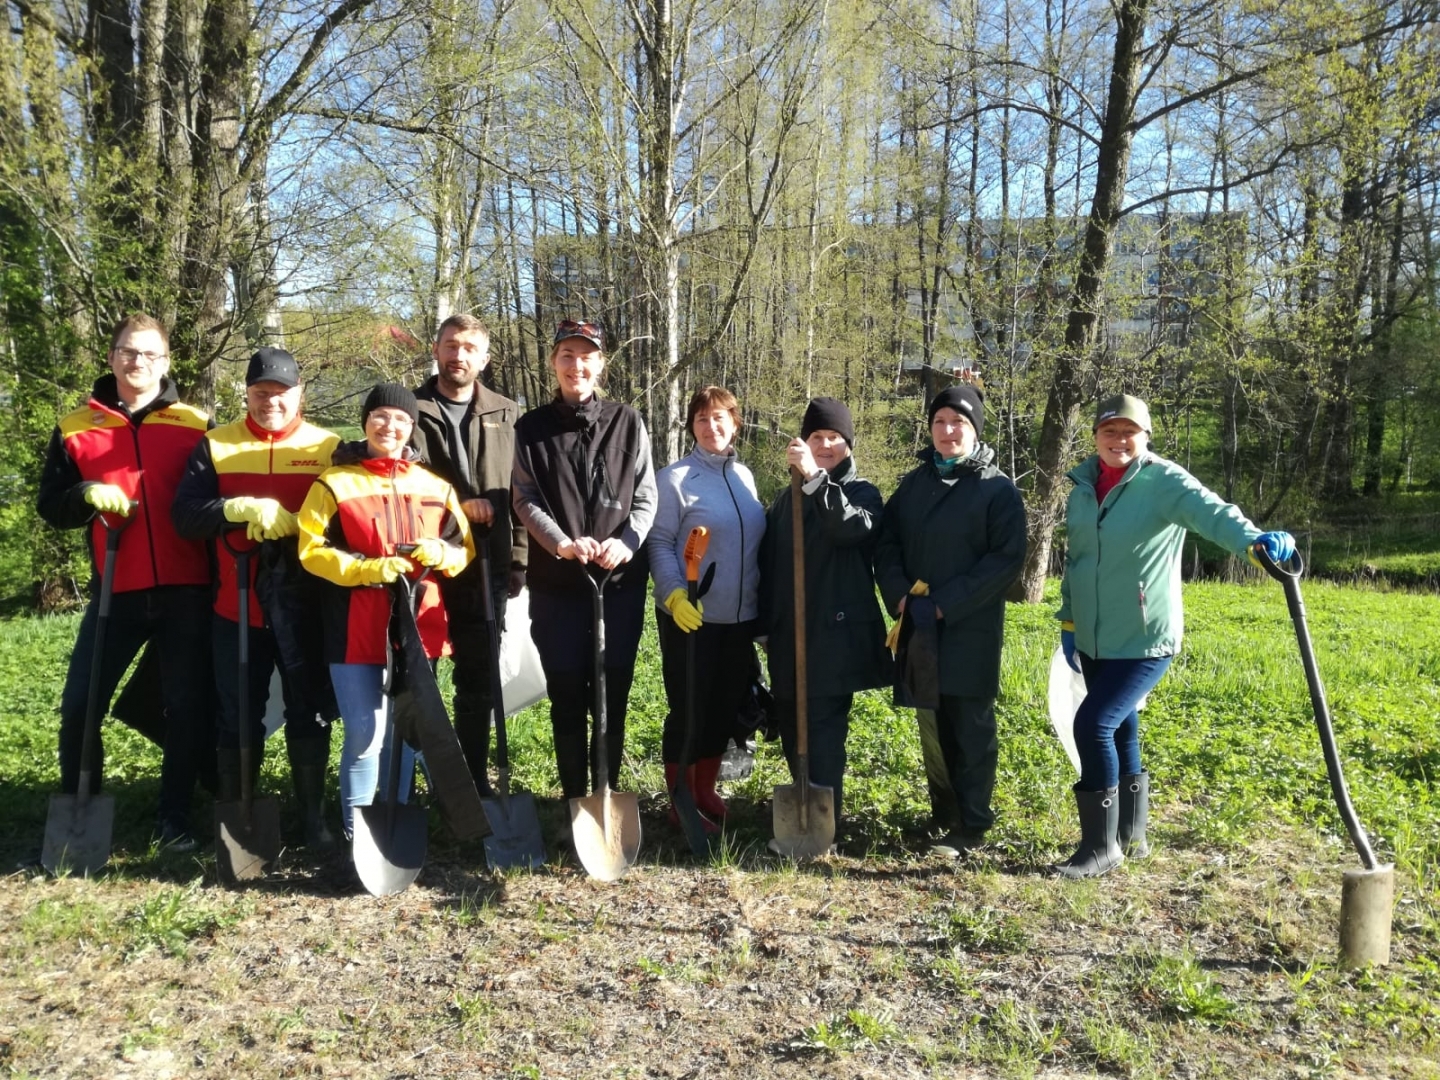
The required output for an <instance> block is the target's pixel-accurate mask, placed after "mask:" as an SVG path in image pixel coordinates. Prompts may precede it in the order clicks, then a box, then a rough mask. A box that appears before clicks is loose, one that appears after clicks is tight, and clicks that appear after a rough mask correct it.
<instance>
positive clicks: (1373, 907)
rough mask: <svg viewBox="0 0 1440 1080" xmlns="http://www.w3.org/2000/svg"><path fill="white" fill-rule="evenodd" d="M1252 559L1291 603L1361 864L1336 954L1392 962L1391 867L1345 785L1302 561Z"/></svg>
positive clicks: (1349, 878) (1338, 795)
mask: <svg viewBox="0 0 1440 1080" xmlns="http://www.w3.org/2000/svg"><path fill="white" fill-rule="evenodd" d="M1251 550H1252V551H1253V552H1254V553H1255V558H1256V559H1257V560H1258V561H1259V563H1260V565H1261V567H1262V568H1263V569H1264V570H1265V572H1266V573H1267V574H1269V575H1270V576H1271V577H1273V578H1274V579H1275V580H1276V581H1278V582H1280V585H1281V586H1282V587H1283V588H1284V590H1285V603H1286V605H1287V606H1288V607H1289V608H1290V621H1291V622H1293V623H1294V624H1295V637H1296V639H1297V640H1298V641H1299V645H1300V662H1301V664H1302V665H1303V666H1304V668H1305V682H1306V683H1307V684H1308V686H1309V688H1310V705H1311V708H1313V709H1314V712H1315V727H1316V728H1317V729H1318V730H1319V733H1320V747H1321V749H1322V750H1323V751H1324V753H1325V771H1326V772H1327V773H1328V774H1329V776H1330V792H1331V794H1332V795H1333V796H1334V798H1335V806H1336V808H1337V809H1338V810H1339V811H1340V820H1341V821H1343V822H1344V823H1345V831H1346V832H1347V833H1349V834H1350V842H1351V843H1352V844H1354V845H1355V851H1356V853H1357V854H1358V855H1359V856H1360V862H1361V863H1362V864H1363V865H1364V868H1363V869H1361V870H1346V871H1345V877H1344V880H1343V883H1342V885H1341V891H1340V957H1341V959H1342V960H1343V961H1344V962H1345V964H1346V965H1347V966H1349V967H1364V966H1365V965H1367V964H1378V965H1381V966H1383V965H1385V964H1388V963H1389V962H1390V922H1391V916H1392V915H1393V913H1394V908H1395V867H1394V865H1393V864H1390V863H1385V864H1384V865H1382V864H1381V863H1380V862H1379V860H1377V859H1376V858H1375V852H1374V850H1373V849H1372V848H1371V847H1370V839H1369V837H1367V836H1366V835H1365V830H1364V828H1363V827H1362V826H1361V824H1360V818H1359V816H1358V815H1357V814H1356V813H1355V805H1354V804H1353V803H1352V802H1351V801H1350V789H1349V788H1348V787H1347V786H1346V784H1345V770H1344V767H1343V766H1342V765H1341V763H1340V751H1339V749H1338V748H1337V747H1336V745H1335V729H1334V728H1333V727H1332V726H1331V724H1330V706H1329V705H1328V704H1327V703H1326V701H1325V686H1324V684H1323V683H1321V681H1320V669H1319V668H1318V667H1317V666H1316V664H1315V649H1314V647H1313V646H1312V645H1311V642H1310V628H1309V626H1308V625H1307V624H1306V622H1305V602H1304V601H1303V600H1302V599H1301V598H1300V577H1301V575H1302V574H1304V572H1305V564H1304V562H1303V561H1302V560H1301V558H1300V554H1299V552H1296V553H1295V554H1294V555H1292V556H1291V557H1290V559H1289V560H1288V561H1287V562H1286V563H1285V564H1284V565H1283V566H1282V565H1280V564H1279V563H1277V562H1275V561H1274V560H1273V559H1271V558H1270V556H1269V555H1268V554H1266V552H1265V549H1264V548H1262V547H1261V546H1260V545H1259V544H1256V545H1255V546H1254V547H1253V548H1252V549H1251Z"/></svg>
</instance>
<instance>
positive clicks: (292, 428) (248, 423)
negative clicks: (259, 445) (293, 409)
mask: <svg viewBox="0 0 1440 1080" xmlns="http://www.w3.org/2000/svg"><path fill="white" fill-rule="evenodd" d="M304 422H305V418H304V417H303V416H301V415H300V414H299V413H296V414H295V419H294V420H291V421H290V423H288V424H286V425H285V426H284V427H283V428H281V429H280V430H279V431H267V430H266V429H265V428H262V427H261V426H260V425H259V424H257V423H255V421H254V420H252V419H250V414H249V413H246V414H245V430H246V431H248V432H250V434H251V435H254V436H255V438H257V439H259V440H260V441H261V442H267V443H272V442H281V441H282V440H284V439H288V438H289V437H290V436H291V435H294V434H295V432H297V431H299V430H300V425H301V424H303V423H304Z"/></svg>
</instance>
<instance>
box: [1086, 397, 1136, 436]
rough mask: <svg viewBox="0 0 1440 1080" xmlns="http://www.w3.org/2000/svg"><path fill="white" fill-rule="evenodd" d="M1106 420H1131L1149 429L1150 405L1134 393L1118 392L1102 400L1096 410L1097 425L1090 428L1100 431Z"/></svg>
mask: <svg viewBox="0 0 1440 1080" xmlns="http://www.w3.org/2000/svg"><path fill="white" fill-rule="evenodd" d="M1106 420H1129V421H1131V422H1132V423H1136V424H1139V425H1140V426H1141V427H1142V428H1144V429H1145V430H1146V431H1149V430H1150V407H1149V406H1148V405H1146V404H1145V402H1143V401H1141V400H1140V399H1139V398H1138V397H1135V396H1134V395H1133V394H1116V395H1114V396H1113V397H1108V398H1106V399H1105V400H1104V401H1102V402H1100V407H1099V408H1098V409H1096V410H1095V426H1094V427H1093V428H1091V429H1090V430H1091V431H1098V430H1099V429H1100V425H1101V424H1103V423H1105V421H1106Z"/></svg>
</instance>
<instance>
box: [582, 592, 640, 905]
mask: <svg viewBox="0 0 1440 1080" xmlns="http://www.w3.org/2000/svg"><path fill="white" fill-rule="evenodd" d="M609 577H610V574H609V572H608V571H607V572H605V573H602V574H599V575H595V574H589V573H587V574H586V575H585V580H586V581H588V582H589V583H590V593H591V597H590V608H591V622H592V623H593V624H594V625H593V633H594V635H595V768H596V771H597V772H598V774H599V784H600V787H599V790H598V791H596V792H595V793H594V794H592V795H586V796H583V797H582V798H579V799H571V800H570V833H571V837H572V838H573V840H574V842H575V854H576V855H578V856H579V857H580V865H581V866H583V867H585V872H586V873H587V874H589V875H590V876H591V877H593V878H598V879H599V880H600V881H615V880H617V879H618V878H619V877H620V876H621V875H622V874H624V873H625V871H626V870H627V869H629V867H630V866H631V865H632V864H633V863H634V862H635V857H636V856H637V855H638V854H639V853H640V802H639V800H638V799H637V798H636V797H635V795H634V794H632V793H622V792H617V791H611V790H610V755H609V752H608V748H607V747H606V746H605V732H606V730H607V724H606V717H605V582H606V581H607V580H609Z"/></svg>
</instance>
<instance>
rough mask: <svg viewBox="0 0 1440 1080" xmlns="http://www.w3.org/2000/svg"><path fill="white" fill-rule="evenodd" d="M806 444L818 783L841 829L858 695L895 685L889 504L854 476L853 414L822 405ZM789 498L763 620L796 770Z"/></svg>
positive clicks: (764, 550)
mask: <svg viewBox="0 0 1440 1080" xmlns="http://www.w3.org/2000/svg"><path fill="white" fill-rule="evenodd" d="M800 435H801V437H800V438H798V439H792V440H791V441H790V445H789V446H788V447H786V450H785V459H786V462H787V463H788V464H789V465H790V466H791V467H792V468H796V469H799V471H800V475H801V477H802V480H803V486H802V488H801V491H802V495H801V498H802V499H803V500H804V503H803V506H802V510H803V513H804V517H803V526H804V531H805V628H804V632H805V643H806V660H807V662H808V663H807V693H806V696H805V699H806V702H807V703H808V711H807V713H806V718H807V721H808V730H809V737H810V780H811V782H812V783H815V784H821V785H824V786H827V787H831V788H834V792H835V825H836V830H837V833H838V830H839V825H840V801H841V796H842V787H843V785H844V778H845V740H846V738H847V737H848V736H849V733H850V703H851V699H852V697H853V696H854V693H855V691H856V690H868V689H873V688H875V687H880V686H886V685H888V684H889V682H890V654H889V653H888V652H887V651H886V649H885V617H884V616H883V615H882V614H881V612H880V603H879V601H877V600H876V599H875V576H874V571H873V570H872V568H871V560H872V557H873V555H874V551H875V536H876V531H877V529H878V527H879V524H880V511H881V509H882V508H883V506H884V500H883V499H882V498H881V496H880V491H879V489H878V488H876V487H875V485H874V484H872V483H870V481H869V480H862V479H861V478H860V476H859V475H858V473H857V472H856V470H855V459H854V458H853V457H852V456H851V453H850V448H851V446H852V445H853V444H854V439H855V427H854V423H853V421H852V420H851V418H850V410H849V409H848V408H846V406H845V405H844V403H843V402H840V401H837V400H836V399H834V398H826V397H821V398H815V399H814V400H813V401H811V402H810V404H809V406H808V407H807V408H806V410H805V419H804V420H803V421H802V423H801V427H800ZM790 507H791V502H790V489H789V488H786V489H785V490H784V491H782V492H781V493H780V497H779V498H777V499H776V500H775V503H774V505H772V506H771V507H770V510H769V512H768V513H767V514H766V525H765V538H764V540H763V541H762V542H761V546H760V619H759V623H758V626H759V628H760V630H761V632H762V633H764V634H766V635H768V643H767V647H766V651H767V663H768V666H769V669H770V685H771V690H772V692H773V693H774V695H775V705H776V713H777V721H778V726H779V727H780V737H781V740H782V742H783V743H784V746H785V755H786V757H787V758H788V759H789V761H790V767H791V770H792V772H793V770H794V768H795V702H796V691H795V609H794V606H793V604H792V603H791V597H792V596H793V589H794V582H795V566H794V560H793V545H792V541H791V537H793V536H794V529H793V528H792V527H791V509H790Z"/></svg>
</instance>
